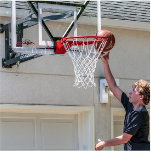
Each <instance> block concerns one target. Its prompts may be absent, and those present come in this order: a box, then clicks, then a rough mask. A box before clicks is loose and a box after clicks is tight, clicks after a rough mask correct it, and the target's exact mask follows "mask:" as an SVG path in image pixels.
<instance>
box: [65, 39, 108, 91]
mask: <svg viewBox="0 0 151 151" xmlns="http://www.w3.org/2000/svg"><path fill="white" fill-rule="evenodd" d="M106 42H107V40H106V39H103V38H102V39H101V40H97V39H94V38H93V39H92V38H91V40H90V38H82V40H81V38H73V39H66V41H65V42H64V43H63V44H64V47H65V49H66V51H67V53H68V55H69V57H70V58H71V60H72V63H73V66H74V73H75V83H74V86H76V87H78V88H81V87H84V88H85V89H86V88H87V87H92V86H96V84H95V82H94V72H95V68H96V63H97V61H98V58H99V56H100V54H101V52H102V51H103V49H104V47H105V45H106ZM79 43H80V44H79ZM98 43H99V45H98ZM96 46H97V49H96ZM98 50H99V51H98Z"/></svg>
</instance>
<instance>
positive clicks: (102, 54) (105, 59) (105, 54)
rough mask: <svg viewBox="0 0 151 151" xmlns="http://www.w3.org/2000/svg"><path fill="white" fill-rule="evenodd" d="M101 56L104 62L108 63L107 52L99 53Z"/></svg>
mask: <svg viewBox="0 0 151 151" xmlns="http://www.w3.org/2000/svg"><path fill="white" fill-rule="evenodd" d="M100 57H101V60H102V62H103V63H104V64H106V63H108V60H109V52H108V53H103V52H102V53H101V55H100Z"/></svg>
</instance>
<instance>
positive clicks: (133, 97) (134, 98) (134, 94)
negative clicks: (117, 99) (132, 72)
mask: <svg viewBox="0 0 151 151" xmlns="http://www.w3.org/2000/svg"><path fill="white" fill-rule="evenodd" d="M139 101H140V94H139V92H138V88H137V87H134V88H133V89H132V91H131V92H129V102H130V103H132V104H136V103H138V102H139Z"/></svg>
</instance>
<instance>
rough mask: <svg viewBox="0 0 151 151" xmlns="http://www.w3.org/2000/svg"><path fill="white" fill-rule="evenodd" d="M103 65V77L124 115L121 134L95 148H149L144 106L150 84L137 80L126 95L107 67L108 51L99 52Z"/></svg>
mask: <svg viewBox="0 0 151 151" xmlns="http://www.w3.org/2000/svg"><path fill="white" fill-rule="evenodd" d="M101 59H102V62H103V65H104V72H105V77H106V80H107V82H108V85H109V88H110V90H111V91H112V93H113V94H114V96H115V97H116V98H117V99H118V100H119V101H120V102H121V103H122V105H123V107H124V108H125V111H126V115H125V120H124V129H123V134H122V135H121V136H118V137H116V138H114V139H111V140H107V141H101V142H99V143H98V144H97V145H96V146H95V149H96V150H102V149H103V148H104V147H106V146H116V145H120V144H124V150H128V151H130V150H150V142H149V141H148V135H149V115H148V111H147V110H146V108H145V105H147V104H148V103H149V101H150V86H149V84H148V83H147V82H146V81H145V80H139V81H137V82H135V84H134V85H133V88H132V91H131V92H130V93H129V98H128V97H127V95H126V94H125V93H124V92H123V91H122V90H121V89H120V88H118V87H117V86H116V83H115V79H114V77H113V75H112V73H111V70H110V67H109V63H108V60H109V53H107V54H101Z"/></svg>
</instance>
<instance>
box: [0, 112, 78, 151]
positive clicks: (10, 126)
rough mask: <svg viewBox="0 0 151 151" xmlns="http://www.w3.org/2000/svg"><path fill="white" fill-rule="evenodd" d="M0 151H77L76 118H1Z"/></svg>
mask: <svg viewBox="0 0 151 151" xmlns="http://www.w3.org/2000/svg"><path fill="white" fill-rule="evenodd" d="M0 149H1V150H4V149H19V150H21V149H22V150H23V149H49V150H75V149H77V117H76V115H52V114H10V113H3V115H1V117H0Z"/></svg>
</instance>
